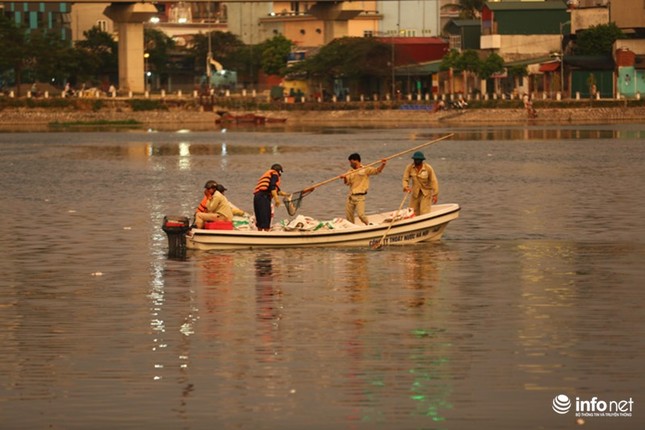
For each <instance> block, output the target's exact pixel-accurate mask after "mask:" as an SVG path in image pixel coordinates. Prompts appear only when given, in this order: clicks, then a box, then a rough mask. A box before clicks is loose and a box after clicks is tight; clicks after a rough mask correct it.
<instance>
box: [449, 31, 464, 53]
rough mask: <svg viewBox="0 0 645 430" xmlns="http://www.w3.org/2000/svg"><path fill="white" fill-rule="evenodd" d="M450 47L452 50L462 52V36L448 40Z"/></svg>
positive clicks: (452, 36)
mask: <svg viewBox="0 0 645 430" xmlns="http://www.w3.org/2000/svg"><path fill="white" fill-rule="evenodd" d="M448 46H449V47H450V49H456V50H458V51H460V50H461V36H459V35H454V34H453V35H450V37H449V38H448Z"/></svg>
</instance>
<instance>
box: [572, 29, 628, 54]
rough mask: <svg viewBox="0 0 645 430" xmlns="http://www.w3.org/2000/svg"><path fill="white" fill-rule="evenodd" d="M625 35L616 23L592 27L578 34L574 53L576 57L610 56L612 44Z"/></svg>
mask: <svg viewBox="0 0 645 430" xmlns="http://www.w3.org/2000/svg"><path fill="white" fill-rule="evenodd" d="M624 38H625V34H624V33H623V32H622V30H621V29H620V28H618V26H617V25H616V23H614V22H612V23H610V24H601V25H594V26H592V27H589V28H588V29H587V30H584V31H582V32H578V33H577V36H576V45H575V48H574V52H575V53H576V54H577V55H611V51H612V48H613V45H614V42H615V41H616V40H617V39H624Z"/></svg>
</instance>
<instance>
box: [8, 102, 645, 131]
mask: <svg viewBox="0 0 645 430" xmlns="http://www.w3.org/2000/svg"><path fill="white" fill-rule="evenodd" d="M217 110H219V109H218V108H217V107H215V108H212V110H204V109H203V108H201V107H199V106H187V105H183V106H174V107H168V108H166V109H164V110H145V111H134V110H132V109H126V108H124V107H123V106H112V107H104V108H102V109H99V110H78V109H68V108H53V107H49V108H42V107H31V108H30V107H19V108H4V109H3V110H2V111H0V117H1V121H0V130H2V131H47V130H50V129H52V128H56V127H58V128H60V127H63V128H69V127H83V126H88V127H90V126H94V127H96V126H99V125H101V124H102V125H103V126H109V125H110V124H111V125H112V126H114V127H117V126H122V127H145V128H154V129H159V130H176V129H193V130H210V129H212V128H213V127H215V126H216V124H215V119H216V118H218V115H217V114H216V113H215V112H216V111H217ZM231 113H233V114H242V113H255V114H257V115H262V116H266V117H267V118H286V122H285V123H283V124H269V125H270V126H272V127H276V126H277V127H289V126H315V125H319V126H353V125H355V126H366V127H372V126H385V127H397V126H455V127H457V126H469V125H524V124H533V125H537V124H542V125H544V124H569V123H571V124H584V123H589V124H592V123H616V122H631V123H641V122H645V107H644V106H637V107H626V106H613V107H590V106H580V107H563V108H559V107H548V108H538V110H537V114H538V115H537V118H528V115H527V112H526V110H525V109H520V108H504V109H501V108H470V107H469V108H466V109H464V110H446V111H440V112H434V113H432V112H429V111H426V110H404V109H396V110H394V109H392V110H388V109H371V110H365V109H352V110H275V111H259V110H258V111H231Z"/></svg>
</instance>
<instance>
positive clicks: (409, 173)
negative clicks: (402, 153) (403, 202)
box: [403, 151, 439, 215]
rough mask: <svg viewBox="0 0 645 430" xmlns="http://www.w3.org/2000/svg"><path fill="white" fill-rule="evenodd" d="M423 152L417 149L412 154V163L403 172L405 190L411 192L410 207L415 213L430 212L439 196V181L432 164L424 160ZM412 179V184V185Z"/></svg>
mask: <svg viewBox="0 0 645 430" xmlns="http://www.w3.org/2000/svg"><path fill="white" fill-rule="evenodd" d="M425 159H426V157H425V156H424V155H423V152H420V151H417V152H415V153H414V155H412V160H413V161H414V162H413V163H412V164H409V165H408V166H407V167H406V168H405V172H404V173H403V191H404V192H406V193H411V197H410V207H411V208H412V209H413V210H414V214H415V215H423V214H427V213H429V212H430V209H431V208H432V204H433V203H437V198H438V197H439V181H437V175H435V173H434V170H433V169H432V166H430V165H429V164H428V163H426V162H425V161H424V160H425ZM410 181H412V186H410Z"/></svg>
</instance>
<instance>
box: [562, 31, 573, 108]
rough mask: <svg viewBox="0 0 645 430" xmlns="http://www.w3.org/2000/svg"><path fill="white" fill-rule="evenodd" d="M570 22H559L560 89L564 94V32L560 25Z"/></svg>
mask: <svg viewBox="0 0 645 430" xmlns="http://www.w3.org/2000/svg"><path fill="white" fill-rule="evenodd" d="M567 24H571V21H566V22H561V23H560V90H561V92H562V95H563V96H564V33H563V32H562V27H564V26H565V25H567Z"/></svg>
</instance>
